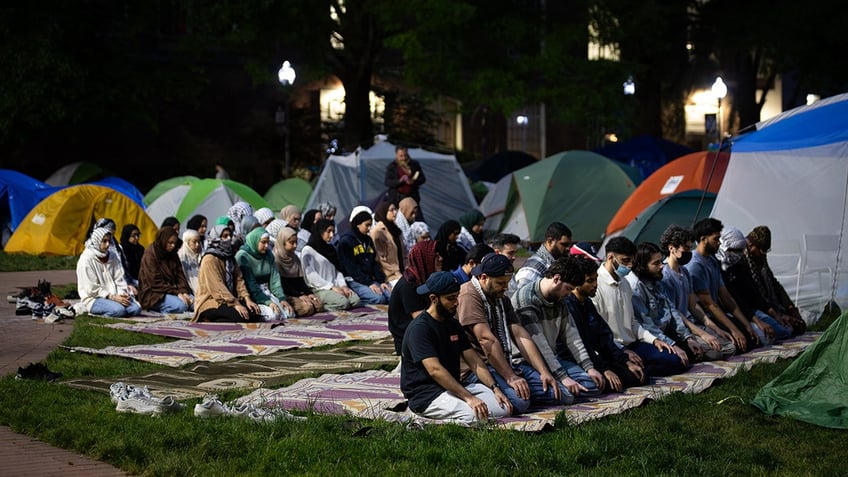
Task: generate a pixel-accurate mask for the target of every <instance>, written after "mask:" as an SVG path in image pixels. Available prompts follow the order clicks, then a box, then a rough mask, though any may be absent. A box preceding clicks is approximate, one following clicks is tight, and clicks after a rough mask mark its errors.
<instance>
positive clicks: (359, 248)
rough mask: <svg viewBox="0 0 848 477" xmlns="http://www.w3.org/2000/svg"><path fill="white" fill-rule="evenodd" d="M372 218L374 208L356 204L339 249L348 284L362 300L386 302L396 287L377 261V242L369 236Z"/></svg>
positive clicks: (337, 249)
mask: <svg viewBox="0 0 848 477" xmlns="http://www.w3.org/2000/svg"><path fill="white" fill-rule="evenodd" d="M372 221H373V219H372V218H371V209H369V208H368V207H365V206H362V205H360V206H357V207H354V208H353V210H352V211H351V212H350V230H349V231H347V232H346V233H345V234H344V235H343V236H342V238H341V239H339V243H338V246H337V247H336V251H337V252H338V255H339V260H340V261H341V264H342V268H343V269H344V270H343V273H344V274H345V280H346V281H347V285H348V286H349V287H350V288H351V289H352V290H353V291H354V292H356V294H357V295H359V298H360V300H361V301H362V303H363V304H366V305H385V304H387V303H388V302H389V296H390V295H391V292H392V287H391V285H389V284H388V283H386V275H385V274H384V273H383V270H382V268H380V264H379V263H377V253H376V252H375V251H374V241H373V240H371V237H370V236H369V235H368V231H369V230H370V229H371V223H372Z"/></svg>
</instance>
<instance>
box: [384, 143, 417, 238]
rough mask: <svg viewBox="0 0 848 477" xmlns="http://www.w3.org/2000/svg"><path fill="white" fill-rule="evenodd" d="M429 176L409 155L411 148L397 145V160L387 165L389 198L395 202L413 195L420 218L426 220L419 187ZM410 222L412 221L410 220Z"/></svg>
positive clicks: (386, 182) (386, 179)
mask: <svg viewBox="0 0 848 477" xmlns="http://www.w3.org/2000/svg"><path fill="white" fill-rule="evenodd" d="M426 181H427V178H426V177H424V171H422V170H421V164H419V163H418V161H416V160H415V159H411V158H410V157H409V149H407V148H406V146H396V147H395V160H394V161H393V162H390V163H389V164H388V165H386V176H385V180H384V182H385V184H386V187H388V197H387V200H388V201H389V202H391V203H393V204H400V201H401V200H403V199H405V198H407V197H412V198H413V199H415V203H416V204H418V207H419V209H418V220H422V221H423V220H424V214H423V213H422V212H421V194H420V193H419V191H418V188H419V187H421V186H422V185H424V182H426ZM410 223H412V222H411V221H410Z"/></svg>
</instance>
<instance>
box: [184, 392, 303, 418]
mask: <svg viewBox="0 0 848 477" xmlns="http://www.w3.org/2000/svg"><path fill="white" fill-rule="evenodd" d="M194 415H195V416H197V417H202V418H210V417H222V416H232V417H240V418H244V419H250V420H252V421H254V422H258V423H262V424H268V423H272V422H275V421H278V420H280V421H305V420H306V417H303V416H295V415H294V414H291V413H289V412H288V411H286V410H285V409H265V408H258V407H255V406H254V405H253V404H251V403H242V404H237V403H234V402H230V403H227V404H224V403H222V402H221V400H220V399H218V396H217V395H215V394H207V395H206V396H205V397H204V398H203V402H201V403H199V404H195V405H194Z"/></svg>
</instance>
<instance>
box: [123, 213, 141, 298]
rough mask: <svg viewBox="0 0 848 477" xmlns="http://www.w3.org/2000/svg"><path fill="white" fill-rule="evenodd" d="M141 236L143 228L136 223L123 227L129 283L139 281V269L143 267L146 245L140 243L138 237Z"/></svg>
mask: <svg viewBox="0 0 848 477" xmlns="http://www.w3.org/2000/svg"><path fill="white" fill-rule="evenodd" d="M140 237H141V230H139V229H138V227H137V226H135V224H127V225H124V228H123V229H121V248H122V249H123V250H124V256H125V257H126V258H127V267H128V268H127V271H128V272H129V275H130V276H129V277H125V278H127V283H129V282H130V281H132V282H133V283H134V284H135V283H138V269H139V268H141V257H143V256H144V247H142V246H141V245H139V243H138V239H139V238H140Z"/></svg>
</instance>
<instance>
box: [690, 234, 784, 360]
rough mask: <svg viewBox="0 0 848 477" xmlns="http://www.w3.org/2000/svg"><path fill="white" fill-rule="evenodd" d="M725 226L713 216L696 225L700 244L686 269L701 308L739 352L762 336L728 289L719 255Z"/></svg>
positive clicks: (696, 237)
mask: <svg viewBox="0 0 848 477" xmlns="http://www.w3.org/2000/svg"><path fill="white" fill-rule="evenodd" d="M722 227H723V225H722V223H721V221H719V220H717V219H714V218H712V217H710V218H706V219H703V220H701V221H700V222H698V223H696V224H695V226H694V227H692V236H693V238H694V239H695V242H696V243H697V246H696V248H695V252H694V253H693V254H692V260H691V261H690V262H689V263H687V264H686V270H688V271H689V276H691V277H692V291H694V292H695V295H697V297H698V302H699V303H700V304H701V307H703V308H704V311H705V312H707V313H708V314H709V315H710V317H711V318H712V319H713V320H715V321H716V322H717V323H718V324H719V326H721V327H722V328H723V329H724V330H725V331H727V332H728V333H730V335H731V336H732V337H733V344H734V345H735V346H736V351H737V352H739V353H744V352H745V351H747V350H748V349H749V348H753V347H754V346H755V345H757V344H759V338H758V337H757V334H756V333H755V332H754V328H753V327H752V325H751V323H750V322H749V321H748V318H746V317H745V315H743V314H742V311H741V310H740V309H739V305H737V304H736V300H734V299H733V296H732V295H731V294H730V292H729V291H728V290H727V287H726V286H725V284H724V279H723V278H722V276H721V264H720V263H719V261H718V260H717V259H716V257H715V255H716V253H717V252H718V249H719V245H721V229H722ZM769 330H770V331H771V329H769ZM763 331H764V330H763ZM772 332H773V331H772Z"/></svg>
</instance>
